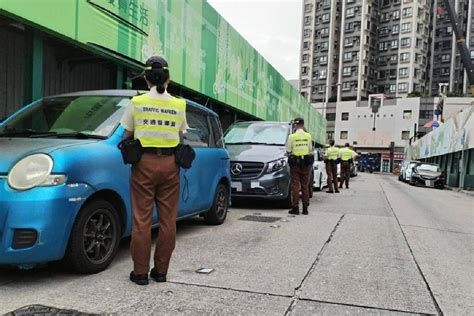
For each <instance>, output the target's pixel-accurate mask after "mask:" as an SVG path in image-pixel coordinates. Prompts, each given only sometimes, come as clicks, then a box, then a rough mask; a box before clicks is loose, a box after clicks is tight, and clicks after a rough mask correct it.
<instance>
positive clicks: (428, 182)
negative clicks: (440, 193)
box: [425, 180, 434, 187]
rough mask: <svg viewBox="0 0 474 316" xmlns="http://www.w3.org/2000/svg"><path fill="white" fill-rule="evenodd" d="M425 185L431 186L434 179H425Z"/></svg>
mask: <svg viewBox="0 0 474 316" xmlns="http://www.w3.org/2000/svg"><path fill="white" fill-rule="evenodd" d="M425 185H426V186H427V187H433V186H434V181H433V180H426V181H425Z"/></svg>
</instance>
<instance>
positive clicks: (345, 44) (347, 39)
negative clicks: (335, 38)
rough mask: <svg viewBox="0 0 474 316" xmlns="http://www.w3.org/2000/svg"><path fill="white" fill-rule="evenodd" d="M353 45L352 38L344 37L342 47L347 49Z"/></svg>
mask: <svg viewBox="0 0 474 316" xmlns="http://www.w3.org/2000/svg"><path fill="white" fill-rule="evenodd" d="M353 45H354V40H353V39H352V37H346V38H345V39H344V46H345V47H349V46H353Z"/></svg>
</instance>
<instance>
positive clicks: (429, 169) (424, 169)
mask: <svg viewBox="0 0 474 316" xmlns="http://www.w3.org/2000/svg"><path fill="white" fill-rule="evenodd" d="M444 181H445V180H444V175H443V172H442V171H441V169H440V167H439V166H438V165H437V164H433V163H425V162H419V163H417V164H416V165H415V166H414V167H413V168H412V173H411V177H410V184H411V185H419V186H426V187H431V188H438V189H443V188H444Z"/></svg>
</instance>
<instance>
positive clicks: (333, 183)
mask: <svg viewBox="0 0 474 316" xmlns="http://www.w3.org/2000/svg"><path fill="white" fill-rule="evenodd" d="M339 158H340V156H339V148H337V147H335V146H334V140H332V139H331V140H330V141H329V147H328V148H327V149H326V153H325V159H324V161H325V163H326V173H327V175H328V191H326V192H327V193H334V192H336V193H339V190H338V188H337V164H338V163H339Z"/></svg>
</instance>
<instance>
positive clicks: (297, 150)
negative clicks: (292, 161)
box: [289, 131, 313, 156]
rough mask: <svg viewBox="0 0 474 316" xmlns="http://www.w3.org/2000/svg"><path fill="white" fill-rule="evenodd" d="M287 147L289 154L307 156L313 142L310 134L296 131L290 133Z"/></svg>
mask: <svg viewBox="0 0 474 316" xmlns="http://www.w3.org/2000/svg"><path fill="white" fill-rule="evenodd" d="M289 142H290V144H289V147H290V148H289V149H290V150H291V154H292V155H294V156H307V155H309V154H310V153H311V148H312V147H313V143H312V140H311V134H310V133H306V132H302V131H297V132H294V133H293V134H291V135H290V137H289Z"/></svg>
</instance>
